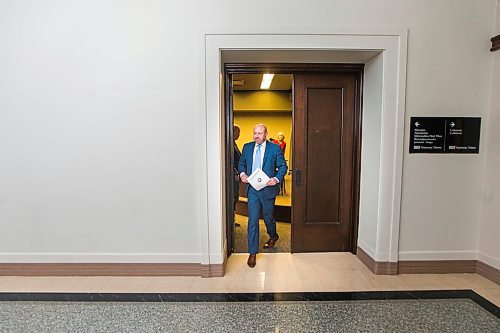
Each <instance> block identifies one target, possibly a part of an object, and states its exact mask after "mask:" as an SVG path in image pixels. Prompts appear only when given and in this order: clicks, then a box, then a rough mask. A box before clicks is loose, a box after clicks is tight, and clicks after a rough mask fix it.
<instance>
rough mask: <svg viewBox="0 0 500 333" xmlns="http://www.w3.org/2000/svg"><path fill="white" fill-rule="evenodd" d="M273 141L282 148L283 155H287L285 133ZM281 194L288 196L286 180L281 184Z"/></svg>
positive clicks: (281, 133)
mask: <svg viewBox="0 0 500 333" xmlns="http://www.w3.org/2000/svg"><path fill="white" fill-rule="evenodd" d="M272 141H273V143H276V144H277V145H279V146H280V148H281V151H282V152H283V155H285V150H286V142H285V134H284V133H283V132H278V139H274V140H272ZM280 194H281V195H286V188H285V180H283V181H282V182H281V183H280Z"/></svg>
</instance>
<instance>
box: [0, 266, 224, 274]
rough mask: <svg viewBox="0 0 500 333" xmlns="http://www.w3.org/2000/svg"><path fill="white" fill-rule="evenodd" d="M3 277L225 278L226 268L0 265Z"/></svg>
mask: <svg viewBox="0 0 500 333" xmlns="http://www.w3.org/2000/svg"><path fill="white" fill-rule="evenodd" d="M0 276H202V277H212V276H224V265H223V264H217V265H202V264H196V263H188V264H183V263H126V264H124V263H0Z"/></svg>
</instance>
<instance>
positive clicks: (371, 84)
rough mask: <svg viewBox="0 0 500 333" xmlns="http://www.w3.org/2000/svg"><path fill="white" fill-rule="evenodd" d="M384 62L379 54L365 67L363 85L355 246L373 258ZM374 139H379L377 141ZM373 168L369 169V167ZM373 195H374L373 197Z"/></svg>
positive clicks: (374, 252) (375, 236)
mask: <svg viewBox="0 0 500 333" xmlns="http://www.w3.org/2000/svg"><path fill="white" fill-rule="evenodd" d="M383 67H384V59H383V54H382V53H381V54H379V55H377V56H375V57H373V58H372V59H370V60H369V61H368V62H367V63H366V64H365V70H364V82H363V115H362V117H363V122H362V132H363V135H362V138H361V139H362V142H361V149H362V154H361V156H362V159H361V181H360V184H361V186H360V198H359V202H360V206H361V207H364V209H360V211H359V231H358V246H359V247H361V248H362V249H363V250H364V251H365V252H366V253H368V254H369V255H370V256H371V257H372V258H375V257H376V253H377V229H378V223H377V222H378V207H379V200H378V196H377V195H376V193H380V191H379V186H380V184H379V174H380V170H379V168H378V167H375V166H379V165H380V151H381V147H380V146H381V140H380V137H381V131H382V119H381V118H382V109H383V103H382V90H383V84H382V77H383ZM374 138H379V139H378V140H376V139H374ZM368 163H370V164H372V165H373V167H368V166H369V164H368ZM374 194H375V195H374Z"/></svg>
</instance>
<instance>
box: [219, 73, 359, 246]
mask: <svg viewBox="0 0 500 333" xmlns="http://www.w3.org/2000/svg"><path fill="white" fill-rule="evenodd" d="M363 71H364V64H345V63H230V64H225V65H224V92H223V94H224V101H225V103H224V129H225V133H226V135H225V139H224V143H225V144H224V148H223V149H224V152H223V153H224V156H225V159H224V160H225V163H224V174H225V194H226V195H225V202H226V205H225V207H226V234H225V238H226V242H227V243H228V246H227V249H226V255H227V256H229V255H230V254H231V253H232V249H231V246H230V245H229V241H230V240H231V239H232V238H233V236H232V235H229V234H230V233H233V226H234V214H233V211H232V207H233V204H232V200H233V191H234V189H233V186H232V163H233V151H232V143H233V141H234V140H233V119H234V117H233V104H232V99H231V96H232V86H231V80H232V75H233V74H262V73H266V72H272V73H275V74H292V75H295V74H321V73H324V74H328V73H341V72H344V73H345V72H348V73H352V74H354V75H356V81H357V82H356V96H355V100H356V102H355V121H354V126H355V128H354V133H355V138H354V147H353V151H354V154H353V155H354V156H353V158H354V162H353V175H354V177H353V191H352V203H353V208H352V210H351V221H352V225H351V228H350V240H351V242H350V243H351V247H350V249H349V250H350V252H351V253H353V254H356V251H357V246H358V244H357V243H358V242H357V240H358V229H359V196H360V175H361V134H362V127H361V124H362V96H363V93H362V89H363ZM292 100H294V89H293V87H292ZM292 104H293V102H292ZM294 124H295V118H294V108H293V106H292V138H291V140H292V145H291V146H292V149H293V151H294V153H292V162H293V156H296V154H297V151H295V149H296V148H295V147H296V145H295V143H294V137H293V133H294V131H293V128H294ZM292 165H293V163H292ZM291 186H292V193H293V186H294V185H293V181H292V183H291ZM292 205H293V203H292ZM291 232H292V234H291V237H290V242H291V244H290V245H291V253H294V251H293V249H294V243H293V239H294V237H293V232H294V228H293V209H292V219H291ZM233 234H234V233H233Z"/></svg>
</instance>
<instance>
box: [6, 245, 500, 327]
mask: <svg viewBox="0 0 500 333" xmlns="http://www.w3.org/2000/svg"><path fill="white" fill-rule="evenodd" d="M246 259H247V255H246V254H233V255H231V257H230V258H229V259H228V262H227V267H226V275H225V276H224V277H221V278H201V277H0V292H14V293H19V292H31V293H39V292H49V293H193V294H198V293H284V292H286V293H289V292H301V293H302V292H336V293H338V292H364V291H408V290H457V289H460V290H462V289H471V290H473V291H474V292H475V293H477V294H479V295H481V296H482V297H484V298H485V299H487V300H488V301H489V302H491V303H493V304H495V305H496V306H497V307H498V306H499V305H500V286H499V285H498V284H496V283H494V282H492V281H490V280H488V279H486V278H484V277H482V276H480V275H478V274H401V275H395V276H384V275H375V274H373V273H372V272H371V271H370V270H369V269H367V268H366V266H364V265H363V264H362V263H361V262H360V261H359V259H358V258H357V257H356V256H354V255H352V254H350V253H301V254H290V253H266V254H259V255H258V256H257V266H256V267H255V268H254V269H250V268H248V267H247V265H246ZM11 304H14V303H11ZM26 304H27V303H26ZM347 307H349V306H347ZM21 311H24V310H21ZM301 311H302V310H301ZM304 311H305V310H304ZM339 311H340V310H339ZM277 313H278V314H279V312H277ZM301 313H302V312H301ZM305 314H307V312H305ZM305 317H306V318H307V315H305ZM0 331H1V330H0ZM63 331H64V330H63ZM228 331H231V330H228ZM416 331H417V332H418V330H416ZM420 331H421V332H429V331H428V330H425V328H422V330H420Z"/></svg>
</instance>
